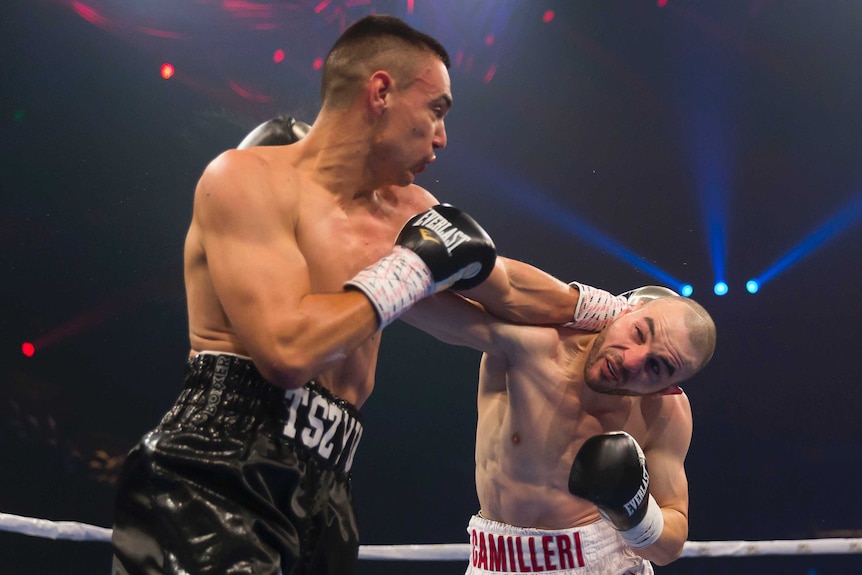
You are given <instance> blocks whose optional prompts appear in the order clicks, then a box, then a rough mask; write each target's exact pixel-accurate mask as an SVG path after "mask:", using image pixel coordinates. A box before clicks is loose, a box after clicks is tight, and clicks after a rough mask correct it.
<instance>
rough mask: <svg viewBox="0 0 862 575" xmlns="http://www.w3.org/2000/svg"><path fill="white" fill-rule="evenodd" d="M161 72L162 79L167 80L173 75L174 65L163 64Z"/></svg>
mask: <svg viewBox="0 0 862 575" xmlns="http://www.w3.org/2000/svg"><path fill="white" fill-rule="evenodd" d="M161 71H162V78H164V79H165V80H167V79H168V78H170V77H171V76H173V75H174V65H173V64H168V63H167V62H165V63H164V64H162V70H161Z"/></svg>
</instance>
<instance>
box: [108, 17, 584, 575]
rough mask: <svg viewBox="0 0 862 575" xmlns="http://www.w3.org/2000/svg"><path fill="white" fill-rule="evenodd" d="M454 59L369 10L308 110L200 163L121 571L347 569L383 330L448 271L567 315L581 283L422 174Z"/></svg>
mask: <svg viewBox="0 0 862 575" xmlns="http://www.w3.org/2000/svg"><path fill="white" fill-rule="evenodd" d="M447 65H448V56H447V55H446V52H445V50H443V48H442V47H441V46H440V45H439V43H437V42H436V41H435V40H433V39H432V38H430V37H429V36H427V35H425V34H423V33H421V32H418V31H416V30H414V29H413V28H411V27H409V26H407V25H406V24H405V23H404V22H401V21H400V20H398V19H397V18H393V17H391V16H380V15H376V16H369V17H366V18H363V19H362V20H360V21H359V22H357V23H356V24H354V25H352V26H350V27H349V28H348V29H347V30H346V31H345V32H344V33H343V34H342V36H341V38H340V39H339V40H338V41H337V42H336V43H335V45H334V47H333V49H332V50H331V52H330V54H329V56H328V57H327V59H326V62H325V64H324V68H323V82H322V87H321V90H322V98H323V102H322V107H321V111H320V113H319V114H318V116H317V118H316V119H315V121H314V123H313V125H312V126H311V127H310V128H309V127H308V126H307V125H302V124H300V123H297V122H296V121H294V120H293V119H292V118H280V119H275V120H274V121H272V122H269V123H266V124H264V125H263V126H261V127H260V130H256V131H255V132H253V133H252V134H249V136H248V137H247V138H246V139H244V140H243V142H242V143H241V145H240V149H236V150H229V151H227V152H224V153H223V154H221V155H220V156H219V157H217V158H216V159H215V160H213V161H212V162H211V163H210V164H209V165H208V166H207V167H206V169H205V170H204V172H203V174H202V176H201V178H200V180H199V182H198V185H197V189H196V191H195V197H194V207H193V214H192V221H191V224H190V226H189V230H188V234H187V236H186V242H185V254H184V255H185V258H184V259H185V285H186V296H187V307H188V325H189V338H190V344H191V345H190V347H191V349H190V353H189V358H188V361H187V363H186V372H185V386H184V389H183V390H182V392H181V393H180V396H179V398H178V399H177V401H176V403H175V405H174V406H173V407H172V408H171V409H170V410H169V411H168V413H167V414H166V415H165V416H164V417H163V418H162V421H161V423H160V424H159V425H157V426H156V427H155V429H153V430H152V431H151V432H149V433H147V434H145V435H144V437H143V438H142V439H141V441H140V442H139V443H138V445H137V446H135V448H134V449H133V450H132V451H131V452H130V453H129V455H128V457H127V459H126V461H125V463H124V466H123V468H122V470H121V473H120V478H119V481H118V487H117V497H116V506H115V512H114V528H113V539H112V542H113V548H114V554H115V557H114V573H115V574H118V575H125V574H128V575H154V574H156V573H174V574H181V573H190V574H194V575H197V574H204V573H237V574H238V573H248V574H256V575H258V574H259V575H263V574H273V575H275V574H276V573H283V574H285V575H287V574H288V573H289V574H291V575H300V574H311V573H313V574H329V573H332V574H335V573H337V574H347V573H351V572H352V571H353V569H354V564H355V561H356V559H357V553H358V541H359V539H358V528H357V524H356V519H355V517H354V513H353V503H352V491H351V483H350V471H351V466H352V465H353V461H354V456H355V454H356V450H357V446H358V444H359V440H360V438H361V436H362V429H363V428H362V420H361V417H360V414H359V411H358V410H359V408H360V407H361V406H362V404H363V403H364V402H365V400H366V399H367V398H368V396H369V395H370V393H371V391H372V389H373V387H374V376H375V365H376V361H377V354H378V350H379V346H380V339H381V333H380V332H381V330H382V329H383V328H384V327H385V326H386V325H387V324H388V323H390V322H392V321H393V320H395V319H396V318H398V317H399V316H401V314H403V313H405V312H406V311H408V310H409V309H410V307H411V306H413V305H414V304H415V303H416V302H418V301H420V300H421V299H423V298H425V297H428V296H429V295H431V294H434V293H436V292H439V291H442V290H446V289H449V288H452V289H458V290H465V291H464V293H465V294H469V296H470V297H471V298H473V299H475V300H476V301H480V302H482V303H483V305H485V306H486V308H487V309H489V310H491V311H493V312H494V313H498V314H499V315H500V316H502V317H506V318H507V319H510V320H513V321H527V322H535V323H563V322H566V321H569V320H572V319H573V310H574V309H575V307H576V305H577V302H578V292H577V291H576V290H574V289H571V288H570V287H569V286H566V285H565V284H564V283H562V282H559V281H558V280H555V279H554V278H551V277H550V276H548V275H547V274H544V273H543V272H540V271H539V270H536V269H535V268H531V267H530V266H526V265H523V264H519V263H518V262H510V261H507V260H503V259H501V258H497V257H496V252H495V246H494V244H493V242H492V241H491V239H490V237H488V235H487V234H486V233H485V232H484V231H483V230H482V228H481V227H480V226H479V225H478V224H477V223H476V222H475V221H474V220H473V219H472V218H471V217H470V216H469V215H467V214H465V213H463V212H461V211H459V210H457V209H456V208H454V207H451V206H441V205H439V202H438V201H437V199H436V198H434V197H433V196H432V195H431V194H430V193H428V192H427V191H426V190H424V189H422V188H420V187H419V186H416V185H415V184H414V183H413V180H414V178H415V176H416V174H417V173H419V172H422V171H424V170H425V168H426V167H427V166H428V165H430V164H431V163H432V162H433V161H434V160H435V159H436V152H437V150H439V149H441V148H443V147H445V145H446V138H447V136H446V129H445V124H444V118H445V117H446V114H447V113H448V111H449V108H450V107H451V106H452V93H451V88H450V82H449V75H448V70H447ZM279 143H285V144H292V145H289V146H288V145H276V144H279ZM485 278H487V279H485ZM483 280H485V281H483Z"/></svg>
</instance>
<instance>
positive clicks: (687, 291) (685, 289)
mask: <svg viewBox="0 0 862 575" xmlns="http://www.w3.org/2000/svg"><path fill="white" fill-rule="evenodd" d="M692 293H694V288H693V287H691V284H684V285H683V286H682V287H681V288H679V295H681V296H682V297H691V294H692Z"/></svg>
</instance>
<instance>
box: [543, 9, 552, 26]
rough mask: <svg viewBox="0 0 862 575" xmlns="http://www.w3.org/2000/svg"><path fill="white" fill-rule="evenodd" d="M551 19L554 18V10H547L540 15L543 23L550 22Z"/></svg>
mask: <svg viewBox="0 0 862 575" xmlns="http://www.w3.org/2000/svg"><path fill="white" fill-rule="evenodd" d="M553 19H554V11H553V10H547V11H546V12H545V13H544V14H543V15H542V22H544V23H545V24H547V23H548V22H550V21H551V20H553Z"/></svg>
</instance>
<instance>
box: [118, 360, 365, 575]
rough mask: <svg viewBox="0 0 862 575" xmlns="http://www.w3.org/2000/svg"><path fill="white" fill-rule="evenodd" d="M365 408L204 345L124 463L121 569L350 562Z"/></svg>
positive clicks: (270, 570)
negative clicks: (282, 385) (286, 386)
mask: <svg viewBox="0 0 862 575" xmlns="http://www.w3.org/2000/svg"><path fill="white" fill-rule="evenodd" d="M361 435H362V424H361V419H360V416H359V412H358V411H357V410H356V409H355V408H354V407H353V406H352V405H350V404H349V403H347V402H345V401H343V400H339V399H338V398H336V397H334V396H333V395H332V394H331V393H329V392H328V390H326V389H325V388H323V387H321V386H319V385H317V384H315V383H313V382H312V383H309V384H306V385H305V387H303V388H300V389H297V390H290V391H285V390H283V389H279V388H276V387H274V386H272V385H270V384H268V383H266V382H265V381H264V380H263V378H262V377H261V376H260V374H259V373H258V371H257V369H255V367H254V365H253V364H252V363H251V361H250V360H247V359H244V358H240V357H236V356H231V355H224V354H222V355H214V354H200V355H198V356H196V357H194V358H192V359H190V360H189V362H188V364H187V366H186V377H185V388H184V389H183V392H182V394H181V395H180V397H179V399H178V400H177V402H176V404H175V405H174V407H173V408H172V409H171V411H170V412H168V414H167V415H166V416H165V417H164V418H163V420H162V422H161V423H160V424H159V426H158V427H157V428H156V429H154V430H153V431H151V432H150V433H148V434H146V435H145V436H144V437H143V439H141V441H140V442H139V443H138V445H137V446H136V447H135V448H134V449H132V451H131V452H130V453H129V455H128V458H127V459H126V461H125V463H124V466H123V469H122V471H121V474H120V479H119V484H118V490H117V499H116V507H115V514H114V527H113V539H112V543H113V547H114V571H113V573H114V574H115V575H144V574H146V575H153V574H156V573H159V574H177V575H179V574H190V575H204V574H214V575H215V574H218V575H225V574H256V575H257V574H261V575H264V574H265V575H269V574H273V575H275V574H283V575H301V574H302V575H304V574H315V575H316V574H348V573H352V572H353V571H354V567H355V563H356V558H357V553H358V549H359V539H358V533H357V525H356V518H355V514H354V510H353V499H352V495H351V486H350V467H351V465H352V462H353V455H354V453H355V450H356V447H357V445H358V443H359V439H360V437H361Z"/></svg>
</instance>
